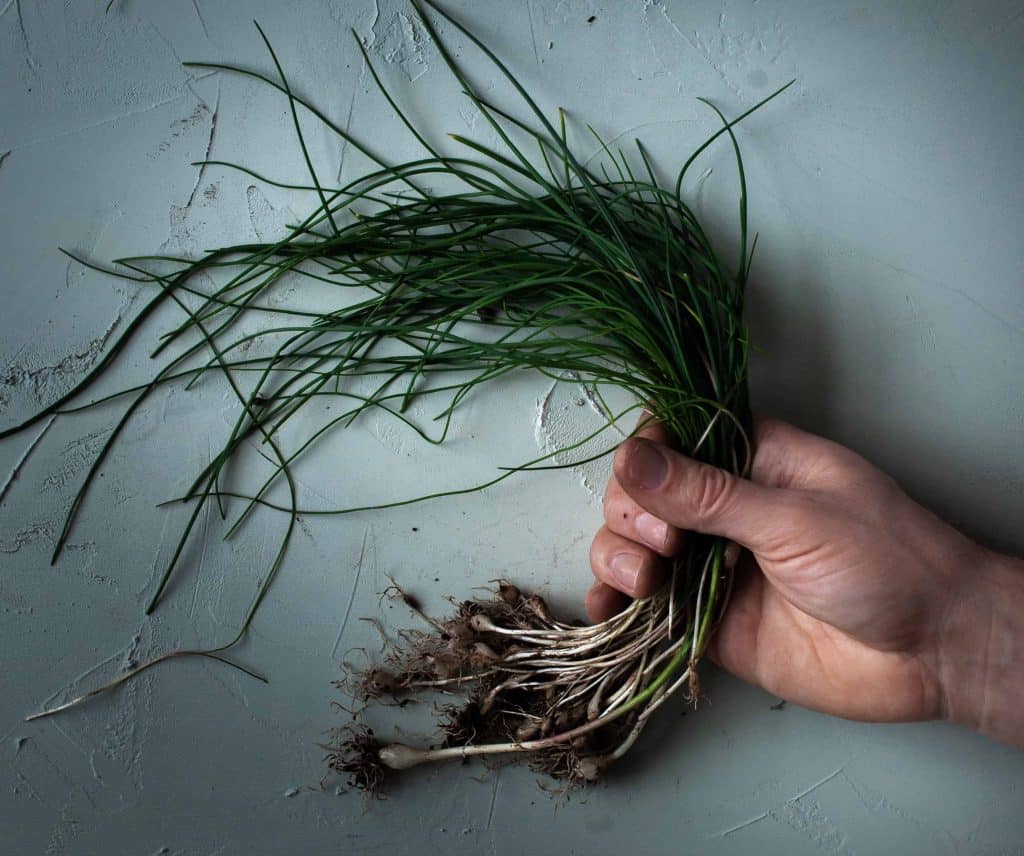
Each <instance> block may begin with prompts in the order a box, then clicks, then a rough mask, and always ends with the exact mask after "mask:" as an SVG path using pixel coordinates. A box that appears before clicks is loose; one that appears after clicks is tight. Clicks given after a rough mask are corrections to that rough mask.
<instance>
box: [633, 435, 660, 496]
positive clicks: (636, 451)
mask: <svg viewBox="0 0 1024 856" xmlns="http://www.w3.org/2000/svg"><path fill="white" fill-rule="evenodd" d="M626 475H627V476H628V478H629V480H630V481H631V482H633V483H634V484H636V485H638V486H640V487H643V488H647V490H654V489H655V488H657V487H660V486H661V483H662V482H663V481H665V476H666V475H668V461H667V460H665V456H664V455H663V454H662V453H661V450H660V449H659V448H658V447H657V446H656V445H655V444H654V443H648V442H647V441H646V440H637V441H635V446H634V447H633V454H632V455H630V456H629V464H628V466H627V467H626Z"/></svg>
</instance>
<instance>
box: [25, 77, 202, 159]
mask: <svg viewBox="0 0 1024 856" xmlns="http://www.w3.org/2000/svg"><path fill="white" fill-rule="evenodd" d="M215 74H217V72H216V71H210V72H207V73H206V74H200V75H197V76H196V77H193V78H190V79H189V81H186V85H185V89H186V91H185V92H179V93H178V94H177V95H170V96H168V97H167V98H164V99H162V100H160V101H154V102H153V103H152V104H150V105H148V106H146V107H142V108H140V109H138V110H128V111H126V112H124V113H117V114H116V115H114V116H110V117H109V118H107V119H100V120H99V121H97V122H92V123H90V124H88V125H79V126H78V127H77V128H69V129H68V130H67V131H59V132H58V133H56V134H49V135H47V136H45V137H37V138H35V139H31V140H23V141H22V142H20V143H19V144H18V145H16V146H15V147H14V148H13V149H11V151H10V152H8V154H10V153H13V152H15V151H17V150H19V149H23V148H25V147H27V146H39V145H43V144H44V143H52V142H56V141H57V140H60V139H63V138H64V137H70V136H72V135H74V134H81V133H84V132H85V131H93V130H96V129H97V128H103V127H105V126H107V125H113V124H116V123H117V122H120V121H121V120H122V119H131V118H134V117H135V116H143V115H145V114H146V113H151V112H152V111H154V110H159V109H160V108H161V107H166V106H167V105H168V104H173V103H174V102H175V101H180V100H181V99H182V98H185V97H186V96H187V95H193V96H195V93H194V92H193V91H192V90H191V88H189V87H188V86H187V84H188V83H189V82H191V83H195V82H196V81H199V80H206V78H208V77H213V75H215ZM196 97H198V96H196Z"/></svg>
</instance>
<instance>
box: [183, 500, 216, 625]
mask: <svg viewBox="0 0 1024 856" xmlns="http://www.w3.org/2000/svg"><path fill="white" fill-rule="evenodd" d="M211 504H212V503H209V502H207V503H205V506H206V507H205V508H204V509H203V534H202V535H201V536H200V537H201V539H202V547H201V548H200V552H199V565H198V567H197V568H196V584H195V587H194V588H193V589H192V603H191V605H190V606H189V609H188V617H189V618H195V615H196V605H197V604H198V603H199V590H200V589H201V588H202V586H203V568H204V567H205V565H206V552H207V550H208V549H209V545H210V506H211Z"/></svg>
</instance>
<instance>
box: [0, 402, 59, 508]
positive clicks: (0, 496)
mask: <svg viewBox="0 0 1024 856" xmlns="http://www.w3.org/2000/svg"><path fill="white" fill-rule="evenodd" d="M56 418H57V416H56V414H54V415H53V416H51V417H50V418H49V419H47V420H46V424H45V425H44V426H43V428H42V430H41V431H40V432H39V433H38V434H36V436H35V439H34V440H33V441H32V442H31V443H29V444H28V446H27V447H26V448H25V451H24V452H22V453H21V457H20V458H18V460H17V461H15V462H14V466H13V467H12V468H11V471H10V472H9V473H8V474H7V480H6V481H5V482H4V483H3V486H2V487H0V504H2V503H3V501H4V498H5V497H6V496H7V491H9V490H10V489H11V485H12V484H14V482H15V481H17V479H18V476H19V475H20V474H21V468H22V467H23V466H25V462H26V461H27V460H28V459H29V456H30V455H31V454H32V452H33V451H35V448H36V446H38V445H39V441H40V440H42V439H43V435H44V434H46V432H47V431H49V430H50V426H51V425H53V423H54V420H55V419H56Z"/></svg>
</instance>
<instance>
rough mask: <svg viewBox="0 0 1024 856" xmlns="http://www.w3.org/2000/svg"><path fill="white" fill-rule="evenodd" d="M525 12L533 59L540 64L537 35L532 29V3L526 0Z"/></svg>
mask: <svg viewBox="0 0 1024 856" xmlns="http://www.w3.org/2000/svg"><path fill="white" fill-rule="evenodd" d="M526 14H527V16H528V17H529V19H530V41H531V42H532V43H533V61H534V62H535V63H537V65H540V54H538V53H537V35H536V34H535V33H534V31H533V4H532V3H531V2H530V0H526Z"/></svg>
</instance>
